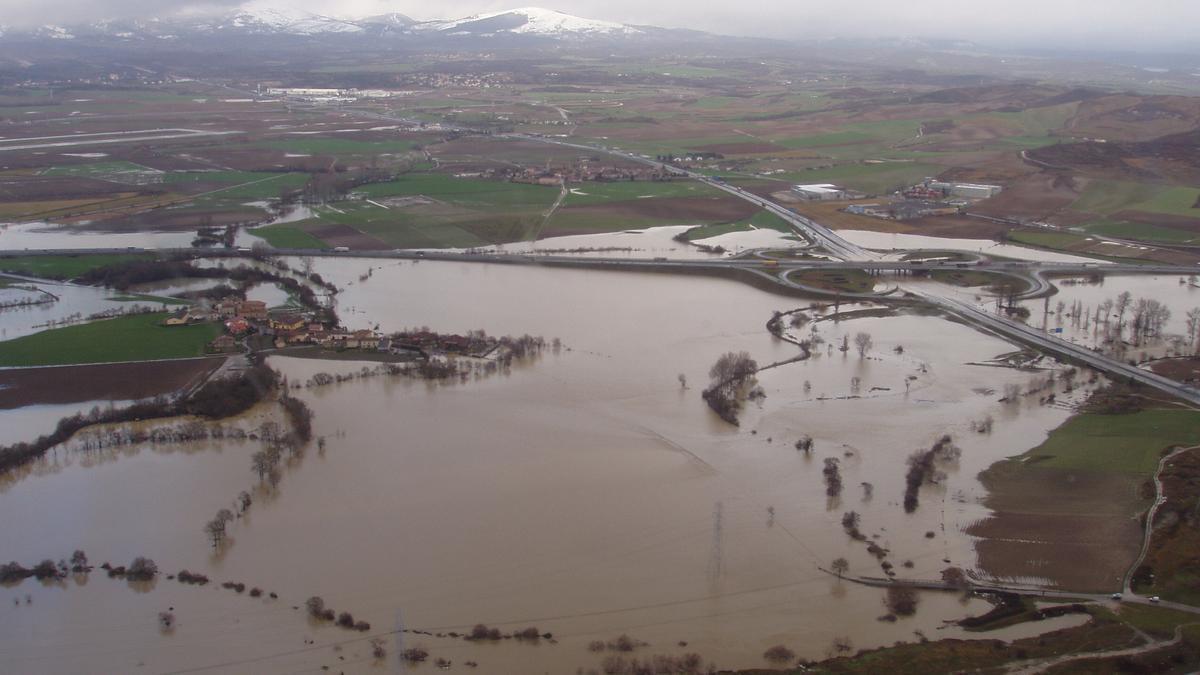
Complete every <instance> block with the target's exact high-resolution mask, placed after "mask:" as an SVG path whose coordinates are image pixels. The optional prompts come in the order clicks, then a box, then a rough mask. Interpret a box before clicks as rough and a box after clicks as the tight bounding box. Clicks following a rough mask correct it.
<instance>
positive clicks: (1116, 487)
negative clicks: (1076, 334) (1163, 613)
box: [970, 408, 1200, 592]
mask: <svg viewBox="0 0 1200 675" xmlns="http://www.w3.org/2000/svg"><path fill="white" fill-rule="evenodd" d="M1196 443H1200V413H1197V412H1194V411H1187V410H1175V409H1170V408H1149V409H1145V410H1140V411H1137V412H1131V413H1125V414H1101V413H1085V414H1081V415H1078V416H1075V417H1072V418H1071V419H1069V420H1068V421H1067V422H1066V423H1064V424H1063V425H1062V426H1060V427H1059V428H1057V429H1055V430H1054V431H1053V432H1051V433H1050V436H1049V437H1048V438H1047V439H1046V441H1045V442H1043V443H1042V444H1041V445H1040V446H1038V447H1036V448H1034V449H1032V450H1030V451H1028V452H1026V453H1025V454H1023V455H1021V456H1019V457H1015V458H1012V459H1009V460H1005V461H1002V462H999V463H997V464H995V465H993V466H992V467H991V468H989V469H988V470H987V471H985V472H983V473H982V474H981V475H980V479H981V480H982V481H983V484H984V485H985V486H986V487H987V488H988V490H989V493H990V496H989V497H988V498H987V503H986V505H987V506H988V507H989V508H990V509H992V511H993V512H994V515H993V516H992V517H990V518H988V519H986V520H984V521H981V522H980V523H977V524H976V525H973V526H972V527H971V529H970V532H971V533H972V534H974V535H975V536H979V537H982V538H983V539H982V541H981V542H980V544H979V547H978V550H979V553H980V556H981V565H982V566H983V567H984V568H986V569H988V570H989V571H990V572H991V573H992V574H997V575H1005V576H1012V577H1020V576H1026V575H1030V574H1032V572H1033V568H1032V567H1031V565H1032V563H1031V562H1030V561H1040V562H1039V563H1037V567H1038V572H1037V573H1038V575H1039V576H1042V577H1045V578H1049V579H1054V580H1056V581H1057V582H1058V583H1060V584H1063V585H1067V586H1069V587H1071V588H1078V589H1092V590H1095V591H1100V592H1103V591H1111V590H1116V589H1117V588H1119V587H1120V578H1121V575H1122V574H1123V573H1124V571H1125V570H1127V569H1128V568H1129V566H1130V565H1131V564H1132V562H1133V559H1134V558H1135V557H1136V555H1137V552H1138V549H1139V548H1140V541H1141V529H1140V525H1139V523H1138V522H1137V520H1136V516H1137V515H1138V514H1140V513H1141V512H1143V511H1144V510H1145V509H1146V508H1147V507H1148V506H1149V501H1148V499H1149V497H1148V495H1147V493H1146V490H1145V485H1146V484H1147V483H1146V480H1147V477H1148V476H1150V475H1151V474H1152V473H1153V471H1154V469H1155V467H1156V466H1157V463H1158V460H1159V457H1160V456H1161V454H1162V452H1163V451H1164V450H1165V449H1166V448H1168V447H1169V446H1172V445H1176V444H1180V445H1189V444H1192V445H1194V444H1196ZM1068 478H1069V480H1067V479H1068ZM1018 531H1019V532H1022V533H1023V534H1022V537H1021V541H1020V542H1015V540H1013V539H1012V538H1011V537H1012V536H1013V534H1014V533H1015V532H1018ZM1083 532H1086V533H1087V535H1086V536H1085V537H1079V536H1076V534H1072V533H1083ZM1061 541H1072V542H1075V543H1074V545H1073V546H1071V547H1068V548H1066V549H1064V548H1063V547H1060V546H1057V545H1056V544H1055V542H1061Z"/></svg>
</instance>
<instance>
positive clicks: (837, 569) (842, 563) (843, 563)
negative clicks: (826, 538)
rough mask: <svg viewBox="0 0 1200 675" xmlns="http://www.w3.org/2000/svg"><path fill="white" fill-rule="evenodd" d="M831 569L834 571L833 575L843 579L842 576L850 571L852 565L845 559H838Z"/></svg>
mask: <svg viewBox="0 0 1200 675" xmlns="http://www.w3.org/2000/svg"><path fill="white" fill-rule="evenodd" d="M831 567H832V569H833V573H834V574H836V575H838V578H839V579H841V578H842V576H843V575H844V574H846V572H847V571H849V570H850V563H849V561H847V560H846V559H845V558H838V559H836V560H834V561H833V565H832V566H831Z"/></svg>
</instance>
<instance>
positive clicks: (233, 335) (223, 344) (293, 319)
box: [164, 300, 495, 356]
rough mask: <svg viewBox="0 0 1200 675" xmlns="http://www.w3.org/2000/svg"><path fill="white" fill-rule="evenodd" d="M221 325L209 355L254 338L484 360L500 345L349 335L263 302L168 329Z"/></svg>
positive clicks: (458, 338)
mask: <svg viewBox="0 0 1200 675" xmlns="http://www.w3.org/2000/svg"><path fill="white" fill-rule="evenodd" d="M211 321H221V322H222V323H223V324H224V326H225V333H223V334H222V335H220V336H218V337H217V338H216V339H215V340H213V341H212V342H211V343H209V350H210V351H213V352H217V353H229V352H235V351H238V350H239V348H240V347H239V338H243V337H245V336H247V335H250V334H257V335H262V336H266V337H268V338H270V339H271V341H272V343H273V344H274V345H275V347H276V348H278V349H283V348H284V347H294V346H304V345H316V346H320V347H322V348H324V349H331V350H337V351H341V350H346V349H357V350H369V351H375V352H380V353H387V354H395V355H413V356H415V355H418V354H426V355H428V354H431V353H443V354H466V355H471V356H483V355H486V354H487V352H489V351H491V349H493V348H494V346H495V341H494V340H487V339H484V338H470V337H467V336H463V335H443V334H440V333H434V332H432V331H427V330H420V331H407V332H401V333H395V334H392V335H381V334H379V333H377V332H376V331H373V330H366V329H361V330H354V331H351V330H347V329H344V328H341V327H339V326H331V325H328V324H326V323H323V322H320V321H314V320H312V317H311V316H310V315H309V314H306V313H302V312H295V311H287V312H269V311H268V310H267V304H266V303H265V302H262V301H260V300H222V301H221V302H218V303H216V304H215V305H212V306H211V307H192V308H189V309H186V310H182V311H180V312H178V313H176V314H174V315H172V316H170V317H168V318H167V319H166V321H165V322H164V323H165V324H166V325H167V326H181V325H186V324H189V323H205V322H211Z"/></svg>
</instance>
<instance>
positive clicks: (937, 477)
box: [904, 435, 962, 513]
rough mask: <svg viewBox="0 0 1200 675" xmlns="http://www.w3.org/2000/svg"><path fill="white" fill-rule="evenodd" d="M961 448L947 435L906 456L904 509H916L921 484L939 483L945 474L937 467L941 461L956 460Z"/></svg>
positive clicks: (907, 510) (908, 510) (909, 511)
mask: <svg viewBox="0 0 1200 675" xmlns="http://www.w3.org/2000/svg"><path fill="white" fill-rule="evenodd" d="M961 454H962V450H961V449H959V448H958V446H956V445H954V440H953V439H952V438H950V436H949V435H946V436H942V437H941V438H940V439H938V441H937V442H936V443H934V444H933V447H931V448H929V449H928V450H918V451H916V452H914V453H913V454H912V455H910V456H909V458H908V473H906V474H905V475H904V511H905V512H906V513H912V512H913V511H916V510H917V506H918V504H919V494H920V490H921V486H922V485H925V484H927V483H940V482H941V481H943V480H945V478H946V474H945V473H944V472H942V471H941V470H940V469H939V468H938V464H939V463H941V462H951V461H954V460H957V459H958V458H959V456H960V455H961Z"/></svg>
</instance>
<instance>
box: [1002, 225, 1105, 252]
mask: <svg viewBox="0 0 1200 675" xmlns="http://www.w3.org/2000/svg"><path fill="white" fill-rule="evenodd" d="M1008 238H1009V239H1010V240H1011V241H1013V242H1016V243H1018V244H1028V245H1030V246H1040V247H1042V248H1054V249H1069V248H1071V247H1073V246H1077V245H1079V244H1082V243H1084V241H1085V240H1086V239H1087V237H1085V236H1083V235H1080V234H1071V233H1070V232H1050V231H1041V230H1016V231H1013V232H1009V233H1008Z"/></svg>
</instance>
